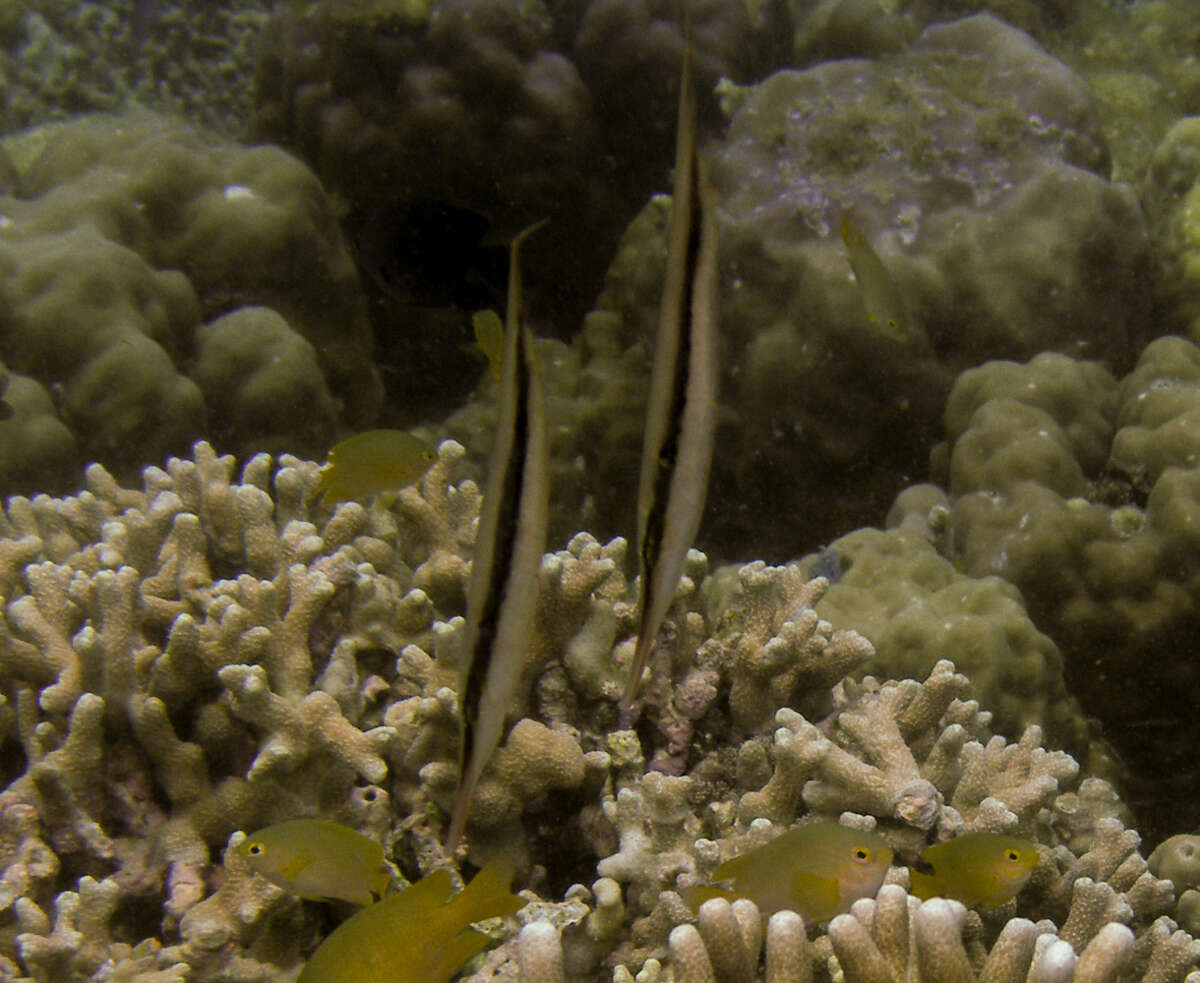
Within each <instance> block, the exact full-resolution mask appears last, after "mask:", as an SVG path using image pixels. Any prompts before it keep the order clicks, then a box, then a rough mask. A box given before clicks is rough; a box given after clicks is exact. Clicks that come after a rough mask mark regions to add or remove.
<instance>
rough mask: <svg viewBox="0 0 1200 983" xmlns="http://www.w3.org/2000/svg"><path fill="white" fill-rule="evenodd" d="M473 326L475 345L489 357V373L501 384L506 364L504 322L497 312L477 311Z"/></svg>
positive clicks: (473, 316) (472, 317)
mask: <svg viewBox="0 0 1200 983" xmlns="http://www.w3.org/2000/svg"><path fill="white" fill-rule="evenodd" d="M471 326H472V327H474V329H475V344H476V345H477V346H478V347H479V350H480V351H481V352H483V354H484V355H485V356H486V357H487V360H488V372H489V373H490V374H491V377H492V378H493V379H495V380H496V381H497V382H499V381H500V375H501V371H500V370H501V366H502V365H503V364H504V359H503V356H504V322H503V321H501V320H500V315H499V314H497V313H496V312H495V311H491V310H488V311H476V312H475V313H474V314H472V315H471Z"/></svg>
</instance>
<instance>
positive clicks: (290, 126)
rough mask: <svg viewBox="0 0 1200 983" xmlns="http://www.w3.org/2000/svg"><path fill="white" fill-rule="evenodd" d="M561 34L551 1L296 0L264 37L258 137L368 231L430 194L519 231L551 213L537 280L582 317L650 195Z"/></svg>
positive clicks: (530, 253)
mask: <svg viewBox="0 0 1200 983" xmlns="http://www.w3.org/2000/svg"><path fill="white" fill-rule="evenodd" d="M556 33H557V26H556V24H555V22H554V20H553V19H552V17H551V14H550V11H549V9H548V5H546V4H544V3H543V2H541V0H537V2H532V3H525V2H518V0H438V2H436V3H429V4H409V3H394V2H374V3H366V2H355V3H322V4H318V5H316V6H315V8H314V9H312V10H311V11H310V12H309V13H308V14H307V15H305V16H303V17H300V18H297V17H296V16H295V15H294V14H293V13H289V12H286V11H281V12H280V13H279V15H278V16H277V17H276V18H275V19H274V20H273V21H272V23H271V24H270V25H269V26H268V29H267V31H266V32H265V34H264V38H263V47H262V51H261V55H260V61H259V68H258V79H257V97H258V106H257V108H256V110H255V114H254V117H253V119H252V121H251V125H250V134H251V137H252V139H256V140H270V141H272V142H276V143H280V144H282V145H284V146H287V147H289V148H291V149H293V150H294V151H295V152H296V153H297V154H299V155H300V156H301V157H302V158H303V159H304V160H306V161H308V162H309V163H310V164H311V165H312V167H313V168H314V170H316V172H317V173H318V174H319V175H320V177H321V179H322V181H324V182H325V184H326V186H327V187H329V188H332V189H336V191H337V192H338V194H339V195H341V197H342V198H343V199H344V200H345V201H346V202H347V204H348V206H349V207H350V209H351V214H350V215H349V217H348V221H349V222H350V223H351V225H352V226H353V227H354V228H355V229H356V230H357V229H359V228H361V227H364V226H369V223H371V222H372V221H373V220H375V219H377V217H378V214H379V212H380V210H381V209H384V208H387V207H389V205H390V204H393V203H395V202H397V201H400V202H408V201H411V200H413V199H418V198H420V199H432V200H436V201H445V202H452V203H454V204H455V205H456V206H459V207H462V208H468V209H472V210H474V211H476V212H478V213H480V214H481V215H483V216H486V217H487V218H488V219H489V220H490V221H491V222H492V223H493V224H494V225H495V226H496V227H497V228H500V229H502V230H505V232H507V233H509V234H511V232H512V231H515V230H516V229H519V228H521V227H522V226H523V225H526V224H528V223H530V222H534V221H537V220H539V219H541V218H546V217H550V218H551V219H553V221H551V223H550V224H549V226H548V227H547V228H546V229H544V230H543V231H542V232H541V233H540V234H539V235H538V236H537V237H535V239H533V240H531V241H530V243H529V246H528V248H527V249H526V250H525V254H526V262H527V269H528V271H529V273H528V275H527V278H526V279H527V289H528V291H529V293H530V295H531V296H533V297H537V298H538V299H539V301H543V300H544V301H546V302H549V303H552V304H553V305H554V309H555V310H556V311H557V312H559V313H560V314H562V313H563V312H566V311H569V312H570V314H569V316H568V319H567V322H566V323H567V324H571V323H573V322H574V318H575V316H576V314H577V312H578V311H579V310H581V309H584V308H585V307H586V304H587V303H588V302H590V300H591V298H592V296H593V295H594V291H595V288H596V284H597V281H598V279H599V275H600V272H601V271H602V270H603V267H604V263H605V260H606V258H607V254H608V252H609V250H610V248H611V244H612V242H613V241H614V240H615V238H616V235H617V233H618V231H619V229H620V223H621V222H622V221H623V220H624V218H625V217H627V216H628V214H629V213H630V212H631V211H632V210H633V208H636V205H631V204H630V203H628V202H625V203H624V204H622V197H621V195H622V191H621V184H620V182H619V181H614V180H613V179H612V178H611V176H610V174H609V171H608V164H607V163H606V160H605V153H604V148H603V145H602V144H601V143H600V141H599V139H598V134H597V130H596V119H595V115H594V112H593V108H592V97H591V94H590V93H589V91H588V88H587V86H585V84H584V82H583V80H582V79H581V78H580V77H579V73H578V71H577V70H576V68H575V65H574V63H573V62H572V60H571V59H570V58H569V57H568V56H567V54H564V53H563V49H562V46H561V44H560V42H559V39H558V38H557V37H556ZM377 259H378V258H371V259H369V261H370V262H375V261H377ZM378 261H382V260H378ZM412 316H413V315H412V314H411V313H409V314H408V317H409V319H411V317H412ZM564 316H567V315H564ZM563 330H566V328H564V329H563Z"/></svg>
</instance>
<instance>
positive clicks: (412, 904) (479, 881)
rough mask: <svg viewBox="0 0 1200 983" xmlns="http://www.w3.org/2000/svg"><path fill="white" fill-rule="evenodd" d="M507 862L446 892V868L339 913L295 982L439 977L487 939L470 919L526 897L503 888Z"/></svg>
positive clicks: (492, 914)
mask: <svg viewBox="0 0 1200 983" xmlns="http://www.w3.org/2000/svg"><path fill="white" fill-rule="evenodd" d="M512 873H513V868H512V864H511V862H509V861H507V860H503V859H501V858H496V859H494V860H491V861H489V862H488V863H487V865H486V866H485V867H484V868H483V869H482V870H481V871H479V873H478V874H476V875H475V877H474V879H473V880H472V881H471V883H470V884H468V885H467V886H466V887H465V888H464V889H463V890H462V891H461V892H460V893H459V894H457V895H455V896H454V897H453V898H451V897H450V891H451V888H452V884H451V880H450V872H449V871H448V870H435V871H434V872H433V873H432V874H429V875H428V876H426V877H423V878H422V879H421V880H419V881H418V882H417V883H416V884H414V885H413V886H412V887H410V888H408V889H407V890H405V891H401V892H400V893H399V894H393V895H392V896H391V897H390V898H386V899H385V900H383V901H380V902H379V903H378V904H373V905H370V906H369V907H367V908H364V909H363V910H362V911H360V912H358V913H357V914H355V915H354V916H352V917H351V918H348V919H346V921H344V922H342V924H341V925H339V926H338V927H337V928H335V929H334V930H333V931H332V932H331V933H330V934H329V936H328V937H327V938H326V939H325V941H324V942H322V943H321V944H320V945H319V946H317V950H316V952H314V953H313V954H312V958H310V959H309V961H308V963H307V964H306V965H305V967H304V969H303V970H302V971H301V973H300V976H299V978H298V980H297V983H445V981H446V980H448V979H449V978H450V977H451V976H453V975H454V973H455V972H456V971H457V970H459V969H460V968H461V967H462V966H463V964H464V963H466V962H467V960H469V959H471V958H472V957H474V956H475V955H477V954H478V953H480V952H482V951H483V950H484V949H486V948H487V947H488V945H489V944H490V943H491V940H490V939H489V938H488V937H487V936H486V935H484V934H483V933H482V932H477V931H476V930H475V929H473V928H471V927H470V926H471V923H472V922H479V921H483V920H485V919H488V918H498V917H500V916H502V915H511V914H512V913H513V912H515V911H518V910H519V909H521V908H522V907H524V905H525V902H524V901H522V900H521V899H520V898H518V897H517V896H516V895H514V894H512V893H510V892H509V889H508V885H509V883H510V882H511V880H512Z"/></svg>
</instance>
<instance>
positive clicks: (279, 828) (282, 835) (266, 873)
mask: <svg viewBox="0 0 1200 983" xmlns="http://www.w3.org/2000/svg"><path fill="white" fill-rule="evenodd" d="M238 852H239V853H240V854H241V855H242V856H243V857H245V858H246V860H247V862H248V863H249V864H250V867H251V868H252V869H253V870H255V871H257V872H258V873H259V874H262V876H263V877H265V878H266V879H267V880H269V881H270V882H271V883H272V884H278V885H279V886H280V887H282V888H284V889H285V890H287V891H291V892H292V893H293V894H298V895H300V897H302V898H311V899H313V900H322V899H325V898H340V899H341V900H343V901H351V902H353V903H354V904H362V905H369V904H371V903H372V902H374V901H378V900H379V899H380V898H382V897H383V896H384V894H385V893H387V887H388V884H389V883H390V882H391V871H390V870H389V869H388V867H387V865H386V863H385V862H384V859H383V847H382V846H380V845H379V844H378V843H376V842H375V841H374V840H372V839H370V838H369V837H366V836H363V835H362V834H361V833H358V832H356V831H355V830H352V829H351V828H350V827H349V826H343V825H342V824H341V823H334V822H330V821H328V820H326V819H289V820H288V821H287V822H282V823H276V824H275V825H274V826H268V827H266V828H265V829H260V830H258V831H257V832H256V833H252V834H251V835H250V836H247V837H246V838H245V839H244V840H242V842H241V843H239V844H238Z"/></svg>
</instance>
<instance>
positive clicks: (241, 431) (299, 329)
mask: <svg viewBox="0 0 1200 983" xmlns="http://www.w3.org/2000/svg"><path fill="white" fill-rule="evenodd" d="M0 213H2V214H3V216H4V219H5V221H4V223H3V229H2V230H0V291H2V292H3V295H4V298H5V301H6V303H5V311H4V315H3V319H4V340H3V344H2V345H0V354H2V355H3V358H4V359H5V361H6V362H7V364H8V366H9V367H10V368H11V369H12V370H13V371H14V372H16V373H20V374H21V375H22V376H26V377H28V379H29V380H30V381H31V383H36V384H37V385H40V386H41V387H42V388H43V389H44V390H46V391H48V394H49V393H52V394H53V396H54V399H55V403H56V409H57V412H56V413H55V416H56V417H57V419H58V421H59V422H60V423H61V424H63V425H65V427H66V428H67V429H68V430H69V431H70V434H71V436H72V437H73V438H74V445H75V446H74V448H73V453H71V454H70V455H64V458H65V460H64V461H63V463H62V464H61V465H60V467H59V468H58V469H54V470H52V471H51V475H55V474H59V475H63V474H64V472H66V474H68V475H70V476H71V477H75V475H74V474H72V473H71V469H72V468H73V467H75V468H77V467H78V466H79V464H78V463H77V462H80V461H87V460H99V461H102V462H104V463H105V464H106V465H107V466H109V467H110V468H112V469H113V470H115V471H117V472H118V473H120V474H123V475H131V474H136V472H137V470H138V469H139V468H140V467H141V466H143V465H144V464H145V463H146V462H147V461H150V460H158V459H161V458H162V457H163V456H165V455H166V454H167V453H168V452H171V451H182V450H183V449H184V448H186V447H187V446H188V444H189V443H190V442H191V441H192V440H194V439H196V438H197V437H200V436H203V435H205V434H206V433H212V434H214V435H216V436H219V437H220V439H221V440H222V441H223V442H225V443H226V444H228V445H229V446H233V447H235V448H237V449H239V450H248V449H250V448H254V449H260V448H263V447H268V448H272V449H281V448H287V449H294V450H307V451H308V452H309V453H312V454H319V453H321V452H323V451H324V449H325V448H326V447H327V446H328V444H329V443H330V441H331V440H332V439H334V437H335V434H336V428H337V426H338V425H339V423H349V424H352V425H355V426H363V425H367V424H369V423H370V422H372V421H373V419H374V417H375V414H376V413H377V411H378V408H379V403H380V399H381V395H382V389H381V386H380V383H379V378H378V374H377V370H376V368H375V366H374V364H373V363H372V361H371V358H370V355H371V346H372V341H371V336H370V329H369V326H368V324H367V321H366V310H365V305H364V302H363V299H362V296H361V292H360V289H359V282H358V276H357V273H356V271H355V269H354V266H353V263H352V262H351V260H350V258H349V255H348V254H347V252H346V250H345V247H344V245H343V243H342V240H341V235H340V232H339V231H338V227H337V222H336V219H335V217H334V215H333V212H332V210H331V208H330V206H329V203H328V201H327V199H326V197H325V194H324V192H323V191H322V189H321V187H320V185H319V184H318V182H317V181H316V178H315V177H314V176H313V175H312V173H311V172H309V171H308V170H307V168H305V167H304V166H303V165H302V164H300V163H299V162H298V161H296V160H294V159H293V158H291V157H289V156H288V155H286V154H285V153H284V152H282V151H280V150H277V149H274V148H269V147H258V148H249V149H247V148H240V147H233V146H228V145H221V144H213V143H209V142H206V141H205V140H203V139H201V138H200V137H199V136H198V135H197V134H196V133H194V132H193V131H191V130H189V129H186V128H184V127H181V126H179V125H178V124H174V123H170V122H167V121H166V120H164V119H161V118H159V117H154V116H149V115H141V116H136V117H130V118H126V119H124V120H122V121H121V122H120V123H119V124H117V123H116V122H115V121H114V120H112V119H109V118H97V119H85V120H81V121H78V122H75V123H71V124H67V125H64V126H62V127H59V128H56V129H55V130H54V131H53V133H52V134H50V135H49V136H48V137H47V141H46V144H45V146H44V147H43V148H42V149H41V151H40V153H39V154H38V155H37V156H36V158H35V159H33V160H32V161H31V162H28V163H27V164H26V166H25V169H24V170H23V172H22V174H21V178H20V182H19V189H18V197H15V198H6V199H4V200H3V201H2V202H0ZM206 322H207V323H206ZM22 386H23V388H24V389H25V390H26V391H27V392H28V396H26V397H25V398H22V399H20V400H18V401H17V402H16V403H15V404H14V405H15V407H16V409H17V410H18V412H17V414H16V416H15V417H14V419H13V420H10V421H7V422H5V423H3V424H2V425H3V426H4V427H5V428H7V429H10V430H12V431H13V432H14V434H15V433H17V432H21V433H22V439H21V440H20V441H15V442H13V443H10V444H8V449H7V451H6V457H7V458H8V459H9V460H8V462H7V464H8V466H7V467H6V469H5V471H4V472H3V474H0V487H2V488H3V490H4V491H5V492H12V491H15V490H22V491H32V490H34V489H39V490H53V488H52V483H50V484H49V485H48V484H47V483H46V482H45V481H43V482H41V483H40V484H37V483H34V479H33V477H32V473H33V464H35V463H36V462H37V461H39V460H41V459H44V457H45V456H46V454H47V451H46V450H45V449H44V448H42V449H39V448H37V447H36V446H32V447H30V450H29V456H28V458H26V459H21V458H20V457H18V455H17V449H18V448H21V447H24V446H26V445H31V444H33V443H34V441H33V440H32V439H31V434H32V433H33V432H34V431H36V430H37V428H38V427H39V426H40V428H41V431H42V432H43V435H44V436H45V439H46V440H47V441H48V442H50V446H52V447H56V448H61V447H62V445H63V440H62V437H61V436H60V435H59V434H58V433H51V432H48V431H50V430H52V429H53V428H52V427H50V426H48V425H47V424H46V423H38V422H37V421H38V420H39V419H40V418H44V417H46V416H47V412H46V406H45V404H46V402H47V400H46V399H43V398H40V397H39V396H38V395H37V394H36V389H34V388H33V386H32V385H30V384H26V383H23V384H22ZM206 415H207V416H208V417H209V418H208V419H207V420H206ZM209 427H211V430H209V429H208V428H209ZM75 480H78V479H77V478H76V479H75Z"/></svg>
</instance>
